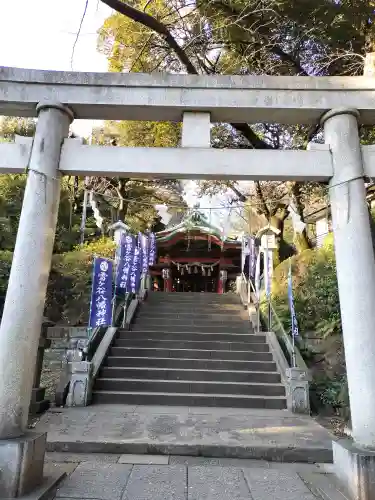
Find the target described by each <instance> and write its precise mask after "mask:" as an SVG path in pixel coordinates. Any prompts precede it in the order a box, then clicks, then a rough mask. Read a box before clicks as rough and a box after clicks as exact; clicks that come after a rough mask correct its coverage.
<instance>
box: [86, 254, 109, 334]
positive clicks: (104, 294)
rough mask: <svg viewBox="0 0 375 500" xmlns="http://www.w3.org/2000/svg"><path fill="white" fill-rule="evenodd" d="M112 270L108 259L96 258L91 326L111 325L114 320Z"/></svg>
mask: <svg viewBox="0 0 375 500" xmlns="http://www.w3.org/2000/svg"><path fill="white" fill-rule="evenodd" d="M112 272H113V264H112V262H111V261H110V260H108V259H102V258H95V259H94V264H93V281H92V289H91V306H90V319H89V327H90V328H95V327H97V326H110V325H111V322H112Z"/></svg>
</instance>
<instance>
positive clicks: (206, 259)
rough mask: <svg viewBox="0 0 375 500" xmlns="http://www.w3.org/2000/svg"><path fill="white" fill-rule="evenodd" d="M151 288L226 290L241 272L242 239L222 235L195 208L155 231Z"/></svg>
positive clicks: (233, 284) (223, 291)
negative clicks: (163, 228)
mask: <svg viewBox="0 0 375 500" xmlns="http://www.w3.org/2000/svg"><path fill="white" fill-rule="evenodd" d="M156 243H157V261H156V264H155V265H154V266H153V267H152V269H151V276H152V280H153V290H154V291H165V292H209V293H220V294H222V293H226V292H228V291H230V290H232V288H234V286H235V281H236V277H237V276H238V275H240V274H241V241H240V240H238V239H234V238H229V237H225V235H224V234H223V231H222V230H221V229H220V228H218V227H215V226H214V225H212V224H211V223H210V222H209V221H208V220H207V218H206V217H205V215H204V214H203V213H201V212H199V211H197V210H194V211H193V212H191V213H190V214H188V215H187V216H186V217H185V218H184V219H183V220H182V221H181V222H179V223H178V224H175V225H173V226H171V227H168V228H167V229H165V230H163V231H160V232H158V233H156Z"/></svg>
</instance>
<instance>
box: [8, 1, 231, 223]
mask: <svg viewBox="0 0 375 500" xmlns="http://www.w3.org/2000/svg"><path fill="white" fill-rule="evenodd" d="M84 8H85V0H62V1H61V0H59V1H58V0H17V1H15V0H0V19H1V28H0V66H13V67H18V68H34V69H46V70H62V71H71V70H73V71H107V60H106V57H105V56H104V55H102V54H99V53H98V52H97V50H96V40H97V31H98V29H99V28H100V27H101V26H102V24H103V22H104V20H105V19H106V18H107V17H108V16H109V15H110V14H111V12H112V10H111V9H110V8H109V7H107V6H106V5H104V4H103V3H102V2H100V0H89V1H88V8H87V12H86V15H85V18H84V21H83V24H82V28H81V32H80V36H79V38H78V41H77V44H76V47H75V51H74V58H73V61H72V51H73V45H74V41H75V39H76V36H77V32H78V28H79V25H80V22H81V18H82V15H83V11H84ZM92 125H93V122H91V121H87V120H75V122H74V125H73V127H72V128H73V129H74V131H75V132H76V133H77V134H78V135H81V136H84V137H88V136H89V135H90V131H91V129H92ZM184 187H185V190H186V201H187V203H188V204H189V205H190V206H193V205H194V204H195V203H196V202H197V201H198V200H197V197H196V195H195V185H194V183H193V182H192V181H190V182H187V183H186V184H185V186H184ZM200 201H201V206H202V207H207V206H210V201H209V198H208V197H204V198H203V199H202V200H200ZM220 201H221V202H222V199H221V197H214V199H213V200H212V206H214V207H215V206H216V207H217V206H219V205H221V203H220ZM224 213H226V211H225V210H224ZM223 219H224V220H223ZM226 219H227V216H224V214H223V215H221V216H220V215H219V214H218V211H213V212H212V222H213V223H216V224H220V223H221V224H225V222H226Z"/></svg>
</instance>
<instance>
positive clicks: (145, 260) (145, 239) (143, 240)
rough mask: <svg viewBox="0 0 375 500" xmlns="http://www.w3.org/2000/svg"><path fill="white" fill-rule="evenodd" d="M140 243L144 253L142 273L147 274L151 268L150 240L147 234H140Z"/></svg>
mask: <svg viewBox="0 0 375 500" xmlns="http://www.w3.org/2000/svg"><path fill="white" fill-rule="evenodd" d="M138 242H139V245H140V247H141V251H142V273H144V274H147V272H148V266H149V260H148V259H149V255H148V254H149V239H148V237H147V236H146V235H145V234H142V233H139V234H138Z"/></svg>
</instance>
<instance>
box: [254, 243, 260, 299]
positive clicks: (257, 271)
mask: <svg viewBox="0 0 375 500" xmlns="http://www.w3.org/2000/svg"><path fill="white" fill-rule="evenodd" d="M260 256H261V253H260V252H258V255H257V261H256V264H255V292H256V296H257V299H258V302H259V301H260Z"/></svg>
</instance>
